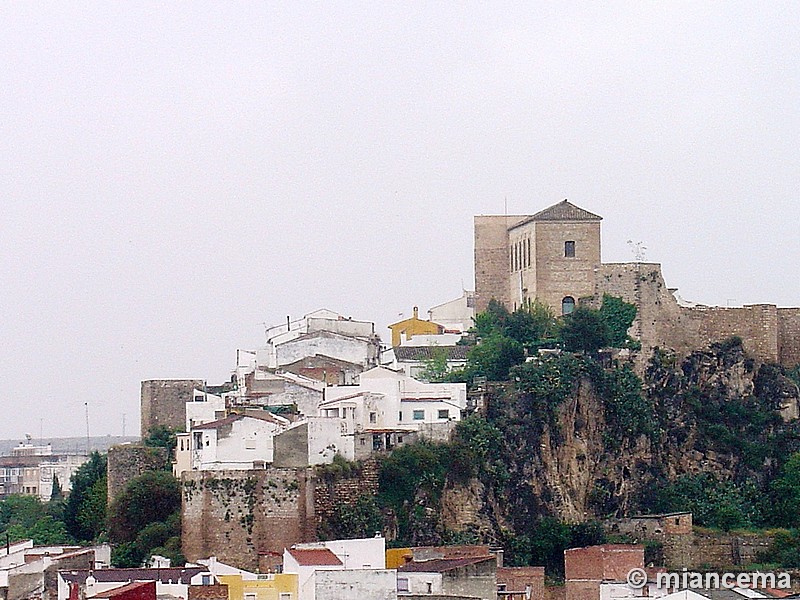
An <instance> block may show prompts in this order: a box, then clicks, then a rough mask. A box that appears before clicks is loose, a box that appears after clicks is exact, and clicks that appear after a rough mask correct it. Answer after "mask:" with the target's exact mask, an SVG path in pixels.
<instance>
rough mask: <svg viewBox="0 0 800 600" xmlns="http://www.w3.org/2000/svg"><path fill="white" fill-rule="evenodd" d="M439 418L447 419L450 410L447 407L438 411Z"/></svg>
mask: <svg viewBox="0 0 800 600" xmlns="http://www.w3.org/2000/svg"><path fill="white" fill-rule="evenodd" d="M439 418H440V419H449V418H450V411H449V410H447V409H444V410H440V411H439Z"/></svg>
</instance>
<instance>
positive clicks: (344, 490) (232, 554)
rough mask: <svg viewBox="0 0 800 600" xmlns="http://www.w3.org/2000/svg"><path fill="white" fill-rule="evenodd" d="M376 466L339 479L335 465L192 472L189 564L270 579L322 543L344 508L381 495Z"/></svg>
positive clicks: (188, 480)
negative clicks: (206, 563) (209, 562)
mask: <svg viewBox="0 0 800 600" xmlns="http://www.w3.org/2000/svg"><path fill="white" fill-rule="evenodd" d="M377 486H378V470H377V464H376V463H375V462H374V461H368V462H366V463H364V465H363V466H362V468H361V470H360V471H358V472H353V473H349V474H348V473H345V474H342V473H338V472H336V470H335V465H327V466H326V467H322V468H314V467H304V468H298V469H291V468H278V467H274V466H269V467H267V468H266V469H258V470H250V471H187V472H185V473H184V475H183V480H182V488H183V497H182V510H181V514H182V531H183V535H182V542H183V554H184V555H185V556H186V558H187V560H190V561H196V560H198V559H200V558H205V557H208V556H216V557H217V558H219V560H221V561H223V562H225V563H228V564H232V565H234V566H236V567H239V568H241V569H247V570H254V571H260V572H268V571H271V570H274V569H275V567H276V566H277V565H279V564H280V563H281V560H282V558H281V557H282V555H283V549H284V548H289V547H291V546H292V545H293V544H297V543H301V542H313V541H316V540H317V535H318V532H319V531H320V525H322V524H323V523H325V522H326V521H327V520H328V519H330V517H331V516H332V515H333V514H335V512H336V509H337V507H338V506H340V505H342V504H350V503H353V502H355V501H356V500H357V499H358V498H359V496H362V495H365V494H366V495H372V494H374V493H375V492H376V491H377Z"/></svg>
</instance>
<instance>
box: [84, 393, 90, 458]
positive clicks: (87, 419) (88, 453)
mask: <svg viewBox="0 0 800 600" xmlns="http://www.w3.org/2000/svg"><path fill="white" fill-rule="evenodd" d="M83 408H84V409H85V412H86V456H89V455H90V454H91V453H92V442H91V438H90V437H89V403H88V402H84V403H83Z"/></svg>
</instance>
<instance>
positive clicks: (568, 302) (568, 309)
mask: <svg viewBox="0 0 800 600" xmlns="http://www.w3.org/2000/svg"><path fill="white" fill-rule="evenodd" d="M574 310H575V298H573V297H572V296H566V297H565V298H564V299H563V300H562V301H561V314H562V315H568V314H570V313H572V312H573V311H574Z"/></svg>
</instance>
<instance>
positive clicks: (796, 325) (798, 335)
mask: <svg viewBox="0 0 800 600" xmlns="http://www.w3.org/2000/svg"><path fill="white" fill-rule="evenodd" d="M778 356H779V357H780V363H781V364H782V365H783V366H784V367H786V368H788V369H793V368H794V367H796V366H798V365H800V308H779V309H778Z"/></svg>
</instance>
